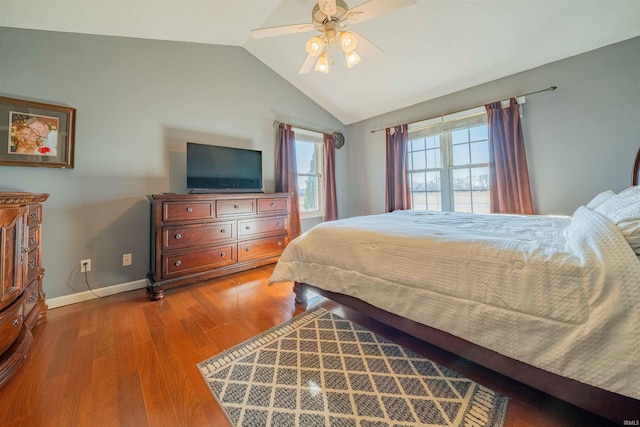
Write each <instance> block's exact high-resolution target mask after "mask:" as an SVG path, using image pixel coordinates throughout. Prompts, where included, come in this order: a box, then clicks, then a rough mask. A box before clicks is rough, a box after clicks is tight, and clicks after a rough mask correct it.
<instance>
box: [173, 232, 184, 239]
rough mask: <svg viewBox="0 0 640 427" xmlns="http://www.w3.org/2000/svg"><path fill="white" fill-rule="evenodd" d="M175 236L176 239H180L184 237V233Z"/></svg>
mask: <svg viewBox="0 0 640 427" xmlns="http://www.w3.org/2000/svg"><path fill="white" fill-rule="evenodd" d="M174 237H175V238H176V240H180V239H182V234H180V233H178V234H176V235H175V236H174Z"/></svg>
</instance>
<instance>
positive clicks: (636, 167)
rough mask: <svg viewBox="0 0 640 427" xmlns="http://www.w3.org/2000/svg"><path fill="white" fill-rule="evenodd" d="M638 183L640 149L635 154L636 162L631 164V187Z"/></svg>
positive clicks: (639, 176) (639, 178)
mask: <svg viewBox="0 0 640 427" xmlns="http://www.w3.org/2000/svg"><path fill="white" fill-rule="evenodd" d="M638 182H640V149H639V150H638V154H636V162H635V163H634V164H633V178H632V179H631V183H632V184H633V185H638Z"/></svg>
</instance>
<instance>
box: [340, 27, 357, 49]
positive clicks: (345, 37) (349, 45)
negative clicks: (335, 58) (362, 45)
mask: <svg viewBox="0 0 640 427" xmlns="http://www.w3.org/2000/svg"><path fill="white" fill-rule="evenodd" d="M340 47H341V48H342V50H343V51H345V52H350V51H352V50H354V49H355V48H356V47H358V39H357V38H356V36H354V35H353V34H352V33H350V32H349V31H343V32H342V34H340Z"/></svg>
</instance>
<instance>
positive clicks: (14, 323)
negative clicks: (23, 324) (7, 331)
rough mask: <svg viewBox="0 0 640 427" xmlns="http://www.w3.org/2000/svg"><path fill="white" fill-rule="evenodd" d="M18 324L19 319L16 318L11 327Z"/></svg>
mask: <svg viewBox="0 0 640 427" xmlns="http://www.w3.org/2000/svg"><path fill="white" fill-rule="evenodd" d="M19 324H20V319H19V318H18V319H15V320H14V321H13V326H18V325H19Z"/></svg>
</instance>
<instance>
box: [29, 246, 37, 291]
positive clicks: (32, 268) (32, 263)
mask: <svg viewBox="0 0 640 427" xmlns="http://www.w3.org/2000/svg"><path fill="white" fill-rule="evenodd" d="M30 249H31V252H29V256H28V257H27V282H31V281H32V280H35V279H36V277H38V271H39V270H40V250H39V248H38V247H37V246H36V247H35V248H30Z"/></svg>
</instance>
